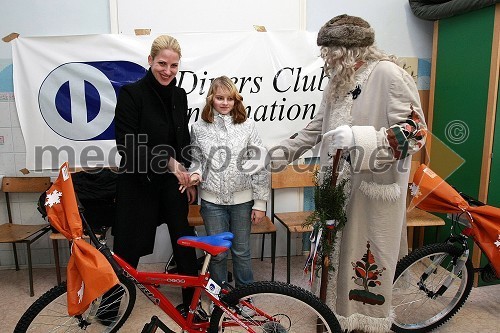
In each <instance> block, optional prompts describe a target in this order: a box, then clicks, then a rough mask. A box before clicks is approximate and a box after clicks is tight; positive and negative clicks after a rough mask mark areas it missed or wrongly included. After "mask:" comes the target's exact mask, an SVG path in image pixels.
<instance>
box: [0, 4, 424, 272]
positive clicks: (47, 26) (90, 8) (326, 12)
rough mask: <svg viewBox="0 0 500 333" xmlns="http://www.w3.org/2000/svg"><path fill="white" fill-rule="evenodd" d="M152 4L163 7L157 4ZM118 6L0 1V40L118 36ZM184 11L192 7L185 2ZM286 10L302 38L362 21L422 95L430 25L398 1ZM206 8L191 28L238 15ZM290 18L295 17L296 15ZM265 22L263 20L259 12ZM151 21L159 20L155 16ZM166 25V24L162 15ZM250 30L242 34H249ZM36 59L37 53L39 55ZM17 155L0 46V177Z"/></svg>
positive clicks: (291, 198)
mask: <svg viewBox="0 0 500 333" xmlns="http://www.w3.org/2000/svg"><path fill="white" fill-rule="evenodd" d="M157 1H160V3H162V2H163V3H164V1H163V0H157ZM198 1H200V2H199V4H201V5H202V6H203V5H206V2H207V1H203V3H202V2H201V0H198ZM212 1H214V0H212ZM125 2H126V1H124V0H110V1H106V0H72V1H64V0H46V1H41V0H36V1H35V0H33V1H27V0H21V1H7V0H0V5H1V8H2V11H0V22H2V24H1V26H0V36H1V37H3V36H6V35H8V34H10V33H11V32H17V33H20V34H21V35H23V36H49V35H56V36H60V35H78V34H106V33H111V32H124V33H127V31H125V30H123V31H120V28H119V24H118V23H119V22H118V21H119V18H120V17H123V16H120V15H118V13H119V7H120V5H121V4H124V3H125ZM28 3H29V5H28ZM129 3H137V4H138V5H139V2H130V0H129ZM181 3H182V4H184V2H179V3H178V4H177V5H180V4H181ZM189 3H195V2H193V1H191V2H189ZM297 3H298V4H297ZM153 4H154V1H152V2H151V1H150V2H148V6H146V5H145V4H144V3H140V6H142V7H143V8H148V10H150V11H152V10H155V9H154V8H155V7H154V5H153ZM304 4H305V6H304ZM292 7H293V9H294V12H293V13H291V16H289V17H293V18H295V19H298V20H300V22H297V23H296V26H300V27H305V29H306V30H309V31H317V30H318V29H319V28H320V27H321V26H322V25H323V24H324V23H325V22H326V21H327V20H329V19H330V18H332V17H334V16H336V15H338V14H342V13H348V14H350V15H358V16H361V17H363V18H365V19H366V20H367V21H369V22H370V23H371V24H372V26H373V27H374V29H375V31H376V43H377V45H378V46H379V47H380V48H382V49H384V50H385V51H387V52H389V53H394V54H397V55H399V56H404V57H410V58H413V59H414V60H415V59H417V58H418V61H417V62H414V65H413V66H416V64H417V63H418V69H415V73H417V72H418V71H419V72H420V73H419V81H418V85H419V89H420V90H421V91H424V92H425V91H428V89H429V88H428V82H429V72H430V70H429V68H430V63H429V59H430V57H431V48H432V22H428V21H422V20H420V19H417V18H416V17H414V16H413V14H412V13H411V11H410V9H409V6H408V3H407V2H406V1H401V0H385V1H382V2H380V1H372V0H359V1H356V2H346V1H342V0H333V1H332V0H312V1H305V0H296V2H294V6H292ZM304 7H305V11H304ZM110 8H111V9H110ZM191 8H192V6H191V7H190V6H187V5H186V12H190V11H191ZM212 8H213V11H210V6H208V8H206V12H205V13H204V15H201V16H197V20H207V21H206V22H210V21H212V20H217V21H219V20H222V21H223V22H227V29H228V30H232V29H233V26H232V25H231V23H230V22H231V21H230V19H228V17H231V18H232V19H234V17H236V18H237V17H241V16H242V15H245V13H244V12H243V11H242V10H241V8H238V7H234V8H232V11H228V10H224V11H221V10H220V8H218V7H217V6H212ZM269 8H272V7H269ZM122 9H123V7H122ZM246 10H249V9H246ZM255 10H256V11H257V12H258V11H259V10H262V8H261V7H259V6H256V7H255ZM271 10H273V11H276V12H275V13H272V15H262V17H263V18H265V20H267V21H264V22H255V24H261V25H267V27H268V28H270V29H271V28H275V26H273V23H272V20H273V17H278V16H279V17H282V15H283V14H284V13H287V11H288V10H289V7H284V8H281V9H279V13H278V12H277V11H278V10H277V9H276V8H272V9H271ZM297 10H298V11H300V13H296V11H297ZM146 13H147V12H146ZM181 14H182V15H180V16H185V17H188V18H189V17H190V16H189V15H188V14H184V13H181ZM266 14H269V13H268V12H266ZM292 14H293V15H292ZM144 15H146V14H144ZM193 15H194V14H193ZM159 17H161V18H163V16H159ZM166 17H167V18H168V15H167V16H166ZM255 17H259V16H258V15H257V16H255ZM304 20H305V22H304ZM185 22H186V24H189V23H190V21H189V19H186V20H185ZM197 23H199V22H197ZM137 24H139V23H137ZM140 24H141V26H137V28H148V27H145V26H142V23H140ZM207 24H208V23H207ZM122 27H124V25H122ZM176 27H177V26H176ZM252 28H253V27H249V29H252ZM123 29H125V28H123ZM157 29H160V28H157ZM166 30H168V29H166ZM129 33H130V32H129ZM43 51H44V50H40V52H43ZM24 153H25V148H24V140H23V135H22V133H21V130H20V127H19V120H18V117H17V112H16V107H15V100H14V93H13V87H12V60H11V49H10V45H9V44H8V43H4V42H0V175H2V174H3V175H17V176H19V175H21V173H20V172H19V170H20V169H22V168H23V167H24V164H25V154H24ZM46 174H48V175H51V176H53V175H55V173H53V172H50V171H47V172H46ZM13 199H14V201H15V205H14V215H15V216H17V217H19V221H21V222H22V223H26V224H30V223H36V222H38V220H37V219H38V213H37V212H36V211H35V209H34V207H35V206H34V202H35V200H34V199H36V198H34V197H33V196H26V195H19V196H16V197H15V198H13ZM280 200H281V202H280V203H279V204H280V205H281V206H279V207H282V209H286V208H287V207H290V208H291V209H296V208H297V207H302V205H303V199H302V197H301V193H298V192H292V193H290V194H288V195H286V196H283V198H282V199H280ZM4 202H5V199H4V198H3V196H1V198H0V223H5V222H6V221H7V220H6V219H7V217H6V216H7V215H6V211H5V203H4ZM285 203H286V204H285ZM167 238H168V231H167V230H166V229H165V228H161V229H160V232H159V234H158V236H157V239H167ZM285 239H286V235H285V232H284V230H282V229H280V230H278V255H284V253H285V244H286V242H285ZM253 242H254V243H253V245H252V246H253V249H254V251H253V253H254V255H257V254H258V253H259V251H258V249H260V246H259V244H260V238H259V239H258V238H256V237H254V238H253ZM168 243H169V242H157V248H156V249H155V253H154V254H153V255H151V256H149V257H148V258H146V259H145V260H146V261H165V260H166V257H168V253H169V250H170V244H168ZM297 245H299V247H298V249H300V241H297ZM34 248H35V250H34V262H35V264H36V265H39V266H40V265H52V264H53V263H52V261H53V259H51V258H52V255H51V251H52V249H51V244H50V243H49V240H48V238H46V237H45V238H42V239H40V240H39V241H37V243H35V244H34ZM295 248H296V247H295V245H294V246H293V247H292V251H295ZM24 253H25V252H22V251H21V253H20V258H21V264H24V261H25V256H24ZM62 253H63V254H66V253H67V252H66V251H62ZM267 254H268V253H267ZM64 259H65V258H63V260H64ZM0 267H3V268H11V267H13V256H12V252H11V248H10V246H9V245H8V244H0Z"/></svg>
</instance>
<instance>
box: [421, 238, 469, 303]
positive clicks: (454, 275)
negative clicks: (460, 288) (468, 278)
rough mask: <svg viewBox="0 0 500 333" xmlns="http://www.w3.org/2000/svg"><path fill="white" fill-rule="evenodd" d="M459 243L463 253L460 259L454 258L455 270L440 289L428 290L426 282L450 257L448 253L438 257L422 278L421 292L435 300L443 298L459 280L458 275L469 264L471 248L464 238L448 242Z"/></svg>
mask: <svg viewBox="0 0 500 333" xmlns="http://www.w3.org/2000/svg"><path fill="white" fill-rule="evenodd" d="M455 242H459V243H461V247H462V249H463V251H462V253H461V254H460V256H459V257H458V258H453V268H452V270H451V271H449V273H448V274H447V275H446V278H445V279H444V281H443V283H442V284H441V286H440V287H439V289H438V290H437V291H436V292H434V291H432V290H430V289H429V288H427V286H426V283H425V282H426V280H427V279H428V278H429V277H430V276H431V275H432V274H433V273H435V272H436V270H437V269H438V268H439V267H440V266H441V263H442V262H443V261H444V259H445V258H446V257H447V256H448V254H447V253H444V254H441V255H438V256H436V257H435V258H434V259H433V260H432V262H431V264H430V265H429V267H427V269H426V270H425V271H424V273H423V274H422V276H421V277H420V280H419V282H418V283H417V285H418V286H419V288H420V290H422V291H424V292H425V293H426V294H427V296H428V297H429V298H432V299H435V298H437V297H438V296H442V295H443V294H444V293H445V292H446V290H448V288H449V287H450V285H451V284H452V283H453V281H455V280H456V279H457V278H458V274H460V272H461V271H462V269H463V268H464V266H465V263H466V262H467V259H468V258H469V248H468V247H467V244H466V243H465V242H466V240H465V239H464V238H462V237H460V238H455V237H454V238H451V239H450V240H448V243H455Z"/></svg>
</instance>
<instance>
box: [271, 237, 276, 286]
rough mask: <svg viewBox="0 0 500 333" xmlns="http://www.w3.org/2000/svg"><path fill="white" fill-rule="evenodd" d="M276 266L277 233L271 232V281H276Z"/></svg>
mask: <svg viewBox="0 0 500 333" xmlns="http://www.w3.org/2000/svg"><path fill="white" fill-rule="evenodd" d="M275 266H276V233H275V232H273V233H272V234H271V281H274V268H275Z"/></svg>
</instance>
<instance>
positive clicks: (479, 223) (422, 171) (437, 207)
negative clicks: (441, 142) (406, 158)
mask: <svg viewBox="0 0 500 333" xmlns="http://www.w3.org/2000/svg"><path fill="white" fill-rule="evenodd" d="M410 190H411V193H412V196H413V198H412V200H411V202H410V206H409V209H412V208H413V207H415V206H416V207H418V208H420V209H423V210H426V211H429V212H436V213H461V212H464V213H465V216H467V217H468V218H469V221H470V223H471V227H470V228H467V229H466V230H464V234H466V235H468V236H472V237H473V238H474V241H475V242H476V243H477V245H478V246H479V248H481V251H483V252H484V254H485V255H486V256H487V257H488V259H489V260H490V262H491V265H492V266H493V268H494V269H495V272H496V276H497V277H499V278H500V208H497V207H493V206H489V205H484V206H477V207H476V206H471V205H469V203H468V202H467V200H465V199H464V198H463V197H462V196H461V195H460V194H459V193H458V192H457V191H456V190H455V189H454V188H453V187H451V186H450V185H449V184H448V183H446V182H445V181H444V180H443V179H442V178H441V177H439V176H438V175H437V174H436V173H434V172H433V171H432V170H431V169H430V168H429V167H428V166H426V165H425V164H422V165H420V167H419V168H418V169H417V171H416V172H415V175H414V176H413V184H412V185H411V188H410Z"/></svg>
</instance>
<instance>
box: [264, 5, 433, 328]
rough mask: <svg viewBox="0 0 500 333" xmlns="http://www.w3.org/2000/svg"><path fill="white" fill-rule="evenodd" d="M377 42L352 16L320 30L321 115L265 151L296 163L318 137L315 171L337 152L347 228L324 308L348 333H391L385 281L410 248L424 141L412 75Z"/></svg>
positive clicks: (278, 162)
mask: <svg viewBox="0 0 500 333" xmlns="http://www.w3.org/2000/svg"><path fill="white" fill-rule="evenodd" d="M374 39H375V34H374V31H373V29H372V28H371V27H370V25H369V24H368V22H366V21H365V20H363V19H362V18H359V17H355V16H349V15H339V16H336V17H334V18H333V19H331V20H330V21H328V22H327V23H326V24H325V25H324V26H323V27H322V28H321V29H320V31H319V33H318V38H317V44H318V46H320V49H321V56H322V58H323V59H324V60H325V70H326V72H327V73H328V75H329V82H328V85H327V87H326V88H325V91H324V93H323V97H322V102H321V106H320V109H319V112H318V114H317V115H316V117H315V118H314V119H313V120H312V121H311V122H310V123H309V124H308V125H307V126H306V127H305V128H304V129H302V130H301V131H299V132H298V133H296V134H294V135H293V136H292V137H291V138H290V139H287V140H284V141H282V142H281V143H280V144H279V145H278V146H276V147H273V149H271V159H272V162H273V163H272V164H273V167H276V166H280V165H283V164H288V163H290V162H291V161H293V160H295V159H297V158H298V157H300V155H302V154H303V153H304V152H305V151H307V150H308V149H310V148H311V147H313V146H314V145H316V144H317V143H319V142H320V141H322V138H323V137H324V140H323V141H322V142H321V144H322V148H325V147H327V150H328V152H329V153H328V154H322V156H321V158H320V164H321V165H322V167H323V166H326V165H331V164H332V156H333V155H334V152H335V151H336V150H337V149H339V148H342V149H344V155H343V159H342V163H343V167H342V170H343V171H342V173H341V174H340V176H339V181H340V180H341V179H348V186H346V191H348V193H347V195H348V200H347V206H346V214H347V222H346V224H345V227H344V229H343V231H342V233H338V234H337V241H336V242H335V244H336V247H335V249H334V252H333V262H332V263H331V265H332V266H333V268H334V271H333V272H331V273H330V279H329V281H328V289H327V297H326V303H327V304H328V305H329V306H330V307H331V308H332V309H333V310H334V312H335V313H336V314H337V317H338V319H339V322H340V324H341V325H342V328H343V329H344V330H346V331H348V332H351V331H353V332H367V333H376V332H389V331H390V327H391V315H392V310H391V302H392V280H393V277H394V272H395V268H396V263H397V260H398V258H399V256H400V255H401V254H404V253H406V251H407V241H406V219H405V217H406V189H407V186H408V178H409V172H410V164H411V163H410V162H411V155H412V154H414V153H415V152H417V151H418V150H419V149H421V148H422V146H423V145H424V143H425V138H426V124H425V120H424V115H423V113H422V109H421V106H420V99H419V95H418V90H417V87H416V85H415V82H414V80H413V78H412V77H411V76H410V75H409V74H408V73H407V72H406V71H405V70H403V69H402V68H401V67H400V66H398V65H397V64H396V61H397V59H396V57H395V56H392V55H387V54H385V53H384V52H382V51H380V50H379V49H377V48H376V47H375V46H374ZM325 145H326V146H325ZM346 152H347V153H346ZM367 267H369V268H367Z"/></svg>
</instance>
